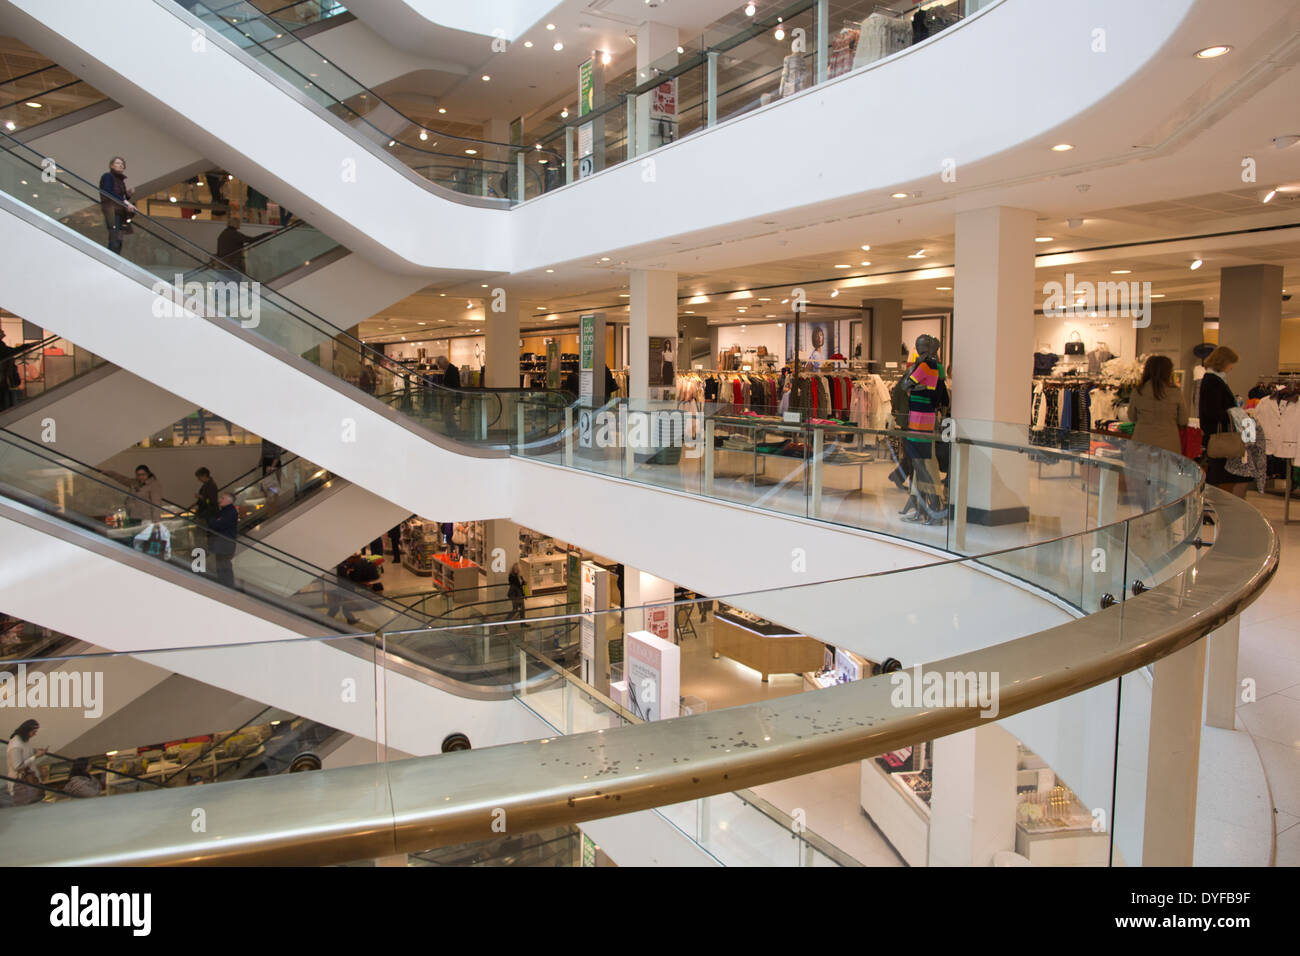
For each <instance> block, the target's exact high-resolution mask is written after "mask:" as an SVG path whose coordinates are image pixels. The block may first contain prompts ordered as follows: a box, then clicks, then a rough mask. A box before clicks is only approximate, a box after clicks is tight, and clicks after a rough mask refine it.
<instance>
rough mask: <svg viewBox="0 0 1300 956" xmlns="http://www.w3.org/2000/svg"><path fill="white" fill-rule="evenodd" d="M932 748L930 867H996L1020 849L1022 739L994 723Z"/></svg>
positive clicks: (954, 735) (951, 735)
mask: <svg viewBox="0 0 1300 956" xmlns="http://www.w3.org/2000/svg"><path fill="white" fill-rule="evenodd" d="M931 746H932V747H933V748H934V768H933V771H932V777H933V780H932V785H931V796H930V859H929V865H930V866H990V865H992V862H993V854H995V853H997V852H999V851H1000V850H1014V849H1015V848H1016V760H1017V754H1016V739H1015V738H1014V737H1012V736H1011V735H1010V734H1009V733H1007V732H1006V731H1005V730H1003V729H1002V728H1001V727H999V726H997V725H996V724H992V723H990V724H987V725H984V726H980V727H976V728H974V729H973V730H963V731H962V732H961V733H958V734H950V735H949V736H947V737H940V738H939V739H938V740H936V741H934V742H933V744H932V745H931Z"/></svg>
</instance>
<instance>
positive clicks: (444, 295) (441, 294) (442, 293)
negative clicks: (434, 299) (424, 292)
mask: <svg viewBox="0 0 1300 956" xmlns="http://www.w3.org/2000/svg"><path fill="white" fill-rule="evenodd" d="M438 295H439V296H441V297H442V298H444V299H445V298H447V293H445V292H439V293H438Z"/></svg>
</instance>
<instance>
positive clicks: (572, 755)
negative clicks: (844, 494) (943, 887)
mask: <svg viewBox="0 0 1300 956" xmlns="http://www.w3.org/2000/svg"><path fill="white" fill-rule="evenodd" d="M1206 495H1207V498H1208V499H1209V501H1210V503H1211V506H1212V507H1213V508H1214V510H1215V511H1216V512H1217V513H1218V517H1219V519H1220V520H1219V524H1218V527H1219V537H1218V540H1217V541H1216V542H1215V544H1214V547H1212V548H1210V549H1209V550H1208V551H1207V552H1204V553H1203V554H1202V556H1201V558H1200V560H1199V562H1198V564H1197V566H1196V569H1195V571H1196V574H1195V575H1193V574H1192V573H1190V572H1186V571H1185V572H1181V573H1179V574H1178V575H1176V576H1174V577H1173V578H1171V579H1170V580H1168V581H1166V582H1164V583H1163V584H1160V585H1159V586H1157V587H1155V588H1152V589H1151V590H1149V591H1147V592H1145V593H1143V594H1142V595H1141V596H1140V597H1135V598H1131V599H1129V600H1128V601H1126V602H1124V603H1123V604H1119V605H1117V606H1115V607H1113V608H1111V609H1110V610H1107V611H1102V612H1098V613H1096V614H1092V615H1090V616H1088V617H1085V618H1081V619H1077V620H1074V621H1071V622H1069V623H1067V624H1063V625H1059V626H1056V627H1053V628H1049V629H1048V630H1045V631H1041V632H1039V633H1037V634H1032V635H1029V636H1027V637H1022V638H1018V639H1015V640H1012V641H1008V642H1005V643H1003V644H999V645H995V646H993V647H988V648H982V649H980V650H977V651H972V652H969V653H965V654H960V655H957V656H955V657H950V658H947V659H945V660H941V661H936V662H933V663H931V664H927V665H925V666H926V668H927V669H933V670H940V671H949V670H953V671H963V672H964V671H970V670H974V671H998V672H1000V673H1001V675H1002V688H1003V690H1002V693H1001V695H1000V701H999V704H1000V711H999V716H1000V718H1005V717H1008V716H1011V715H1013V714H1017V713H1021V712H1023V711H1026V710H1030V709H1032V708H1034V707H1038V706H1041V705H1043V704H1047V703H1050V702H1052V701H1055V700H1059V699H1061V698H1063V697H1068V696H1071V695H1074V694H1077V693H1079V692H1081V691H1084V690H1087V689H1088V688H1090V687H1095V686H1098V685H1100V684H1103V683H1105V682H1107V681H1110V680H1113V679H1114V678H1117V677H1120V676H1122V675H1124V674H1127V673H1129V672H1131V671H1134V670H1136V669H1138V668H1140V667H1142V666H1144V665H1145V664H1148V663H1150V662H1152V661H1155V660H1158V659H1160V658H1162V657H1166V656H1168V655H1169V654H1172V653H1174V652H1175V651H1178V650H1181V649H1182V648H1184V647H1186V646H1188V645H1190V644H1192V643H1194V642H1195V641H1197V640H1200V639H1201V638H1202V637H1204V636H1206V635H1207V634H1209V633H1210V632H1212V631H1214V630H1216V629H1217V628H1219V627H1221V626H1222V625H1224V624H1225V623H1227V622H1228V621H1229V620H1231V619H1232V618H1234V617H1236V616H1237V615H1239V614H1240V613H1241V612H1242V611H1243V610H1244V609H1245V608H1246V607H1247V606H1249V605H1250V604H1251V603H1252V602H1253V601H1254V600H1255V599H1256V598H1257V597H1258V596H1259V594H1260V593H1261V592H1262V591H1263V589H1264V588H1265V587H1266V586H1267V585H1268V583H1269V581H1270V580H1271V579H1272V577H1273V575H1274V574H1275V573H1276V571H1277V563H1278V538H1277V534H1276V532H1274V530H1273V529H1272V527H1271V526H1270V525H1269V524H1268V522H1267V521H1266V520H1265V519H1264V518H1263V516H1262V515H1260V514H1259V512H1258V511H1256V510H1255V509H1254V508H1252V507H1251V506H1250V505H1248V504H1246V503H1245V502H1243V501H1240V500H1239V499H1236V498H1234V497H1232V496H1230V495H1227V494H1225V493H1223V492H1221V491H1219V490H1218V489H1213V488H1211V489H1207V491H1206ZM891 693H892V687H891V685H890V682H889V678H888V675H882V676H880V677H874V678H866V679H864V680H861V681H858V682H856V683H852V684H846V685H841V686H838V687H834V688H830V689H828V690H824V691H817V692H814V693H808V694H797V695H793V696H790V697H781V698H777V699H775V700H769V701H764V702H761V703H756V704H748V705H745V706H741V707H733V708H728V709H726V710H720V711H712V712H709V713H705V714H700V715H698V716H692V717H687V718H682V719H678V720H670V721H661V722H657V723H650V724H642V725H639V726H633V727H628V728H624V729H617V730H607V731H600V732H596V733H587V734H578V735H574V736H571V737H559V738H547V739H545V740H539V741H531V742H527V743H519V744H510V745H507V746H501V747H491V748H488V749H486V750H475V751H466V752H461V753H453V754H446V755H442V756H436V757H424V758H418V759H413V760H405V761H401V762H398V763H392V764H385V765H369V766H358V767H348V768H343V769H339V770H330V771H324V772H321V773H314V774H294V775H285V776H281V777H276V778H270V779H267V780H264V781H257V783H256V784H245V785H243V786H242V787H241V786H237V785H234V784H229V785H226V784H221V785H217V786H214V787H212V788H210V789H209V790H208V791H207V792H205V794H204V801H205V806H207V807H208V809H209V811H210V812H209V817H208V819H209V832H207V833H204V834H195V835H193V836H191V835H190V834H189V833H188V832H175V833H173V832H170V831H169V832H168V833H167V834H166V835H164V834H161V833H159V832H158V830H157V828H156V827H153V826H150V825H149V824H148V821H149V820H153V819H157V816H156V815H157V814H159V813H174V814H181V813H187V812H188V810H189V808H190V807H191V806H192V803H193V797H192V795H190V794H186V793H183V792H178V791H170V792H161V793H153V794H140V795H137V796H136V797H135V798H134V799H133V800H131V801H120V802H118V804H117V806H112V805H105V806H103V807H102V808H100V807H97V808H96V812H95V813H86V812H82V811H78V810H76V809H75V808H73V807H71V806H63V805H60V806H52V807H43V808H41V809H40V810H36V811H35V812H36V813H46V814H54V816H46V817H42V818H40V819H39V820H38V819H37V818H35V817H31V816H26V815H27V814H30V813H32V812H33V811H32V809H31V808H27V807H22V808H15V809H13V810H11V811H9V813H8V814H7V815H6V820H10V821H12V825H11V826H10V827H9V828H8V829H7V834H6V842H5V855H6V859H7V862H9V863H10V864H13V865H31V864H42V863H55V862H58V863H64V864H72V865H87V866H88V865H102V864H156V865H164V864H184V863H206V864H218V863H220V864H282V865H284V864H299V865H302V864H308V865H316V864H325V863H336V862H346V861H349V860H356V859H364V858H370V857H381V856H390V855H393V854H396V853H406V852H415V851H420V850H427V849H430V848H433V847H438V846H448V845H454V844H457V843H466V842H472V841H475V840H481V839H487V838H490V837H492V836H493V835H494V833H493V830H492V826H493V822H494V821H496V820H498V819H499V813H500V812H505V813H506V814H507V819H508V820H509V822H510V827H511V829H512V830H513V831H514V832H526V831H531V830H537V829H541V828H544V827H549V826H557V825H563V824H571V823H578V822H585V821H588V820H595V819H599V818H602V817H608V816H615V815H620V814H626V813H631V812H635V811H638V810H643V809H651V808H654V807H658V806H664V805H667V804H673V803H680V802H683V801H687V800H693V799H698V798H701V797H706V796H711V795H714V794H721V793H728V792H733V791H735V790H736V789H737V788H744V787H749V786H754V785H757V784H762V783H768V782H771V781H774V780H781V779H786V778H788V777H793V776H799V775H802V774H806V773H811V772H814V771H817V770H824V769H827V768H830V767H835V766H840V765H843V764H844V763H847V762H849V761H851V760H859V759H866V758H868V757H873V756H876V755H878V754H881V753H884V752H886V751H889V750H893V749H896V748H897V747H900V746H905V745H908V744H911V743H913V742H915V741H917V740H931V739H935V738H937V737H943V736H947V735H949V734H953V733H957V732H959V731H962V730H967V729H969V728H972V727H975V726H979V725H980V724H981V720H982V718H981V716H980V712H979V709H978V705H975V706H971V707H965V708H962V707H951V708H944V707H940V708H931V709H929V710H926V709H922V708H898V707H895V706H893V705H892V704H891V703H890V695H891ZM710 740H721V741H728V740H744V741H746V743H747V744H748V745H747V746H744V747H732V748H726V747H723V748H714V747H713V746H712V745H711V744H710V743H709V742H708V741H710ZM633 767H635V768H636V769H632V768H633ZM592 768H595V769H596V770H597V771H598V773H597V774H595V775H592V774H591V773H590V771H591V769H592ZM583 769H586V770H587V771H588V774H587V775H584V774H583V773H582V770H583ZM146 800H147V801H152V802H151V803H148V804H145V803H142V802H141V801H146ZM214 806H221V807H222V810H223V812H222V813H221V814H219V815H218V814H216V813H212V812H211V810H212V808H213V807H214ZM343 807H346V808H347V809H346V811H341V810H340V808H343ZM313 814H318V815H319V819H317V820H315V821H311V822H309V821H310V818H311V817H312V815H313ZM214 820H220V821H222V823H221V825H220V827H219V828H218V827H213V825H212V822H213V821H214ZM40 824H45V826H41V825H40ZM52 834H53V836H52Z"/></svg>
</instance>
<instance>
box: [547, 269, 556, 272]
mask: <svg viewBox="0 0 1300 956" xmlns="http://www.w3.org/2000/svg"><path fill="white" fill-rule="evenodd" d="M546 271H547V272H554V271H555V270H554V269H547V270H546Z"/></svg>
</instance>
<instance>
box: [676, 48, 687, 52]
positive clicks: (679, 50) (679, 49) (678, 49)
mask: <svg viewBox="0 0 1300 956" xmlns="http://www.w3.org/2000/svg"><path fill="white" fill-rule="evenodd" d="M677 52H678V53H685V52H686V51H685V50H684V49H682V48H681V47H678V48H677Z"/></svg>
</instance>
